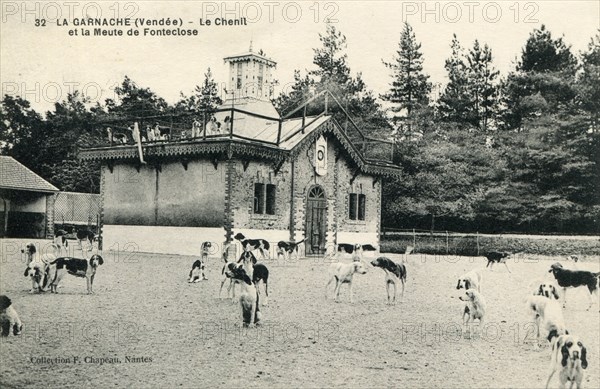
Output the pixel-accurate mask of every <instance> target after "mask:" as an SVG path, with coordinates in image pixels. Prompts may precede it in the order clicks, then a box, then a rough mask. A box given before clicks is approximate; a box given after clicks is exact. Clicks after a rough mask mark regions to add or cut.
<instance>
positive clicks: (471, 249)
mask: <svg viewBox="0 0 600 389" xmlns="http://www.w3.org/2000/svg"><path fill="white" fill-rule="evenodd" d="M409 247H412V252H413V253H420V254H436V255H462V256H481V255H485V254H486V253H488V252H490V251H507V252H511V253H522V254H539V255H600V237H599V236H556V235H518V234H500V235H499V234H481V233H479V232H475V233H461V232H453V231H428V230H419V229H410V230H407V229H393V228H382V231H381V251H382V252H390V253H405V252H406V251H407V248H409Z"/></svg>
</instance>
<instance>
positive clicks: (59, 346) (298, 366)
mask: <svg viewBox="0 0 600 389" xmlns="http://www.w3.org/2000/svg"><path fill="white" fill-rule="evenodd" d="M103 256H104V259H105V263H104V265H102V266H101V267H100V268H99V270H98V274H97V275H96V279H95V286H94V290H95V292H96V294H94V295H87V294H85V291H86V287H85V279H83V278H75V277H72V276H66V277H65V278H64V279H63V282H62V285H63V286H62V288H60V289H59V290H58V291H59V294H57V295H53V294H50V293H43V294H30V293H29V288H30V282H29V280H28V279H27V278H25V277H23V270H24V268H25V262H23V259H22V258H21V256H20V255H18V254H14V255H6V253H5V257H3V259H2V262H1V263H0V272H1V279H0V292H1V293H2V294H6V295H8V296H9V297H10V298H11V299H12V300H13V306H14V308H15V309H16V310H17V311H18V313H19V315H20V317H21V320H22V321H23V323H24V326H25V327H24V331H23V334H22V335H21V336H19V337H9V338H2V340H1V343H0V358H1V367H0V372H1V378H0V386H1V387H3V388H10V387H19V388H24V387H34V386H35V387H48V388H59V387H76V388H79V387H100V388H106V387H136V388H145V387H163V388H172V387H228V388H231V387H344V388H346V387H405V388H540V387H543V386H544V385H545V382H546V378H547V375H548V370H549V361H550V352H549V349H548V347H545V348H543V349H542V350H540V351H538V350H535V349H534V348H533V346H532V341H533V339H534V327H533V325H532V323H531V319H530V318H529V316H528V315H527V312H526V310H525V304H524V299H525V298H526V296H527V295H528V294H529V293H530V289H531V288H530V287H529V285H530V283H531V282H532V281H533V280H534V279H538V278H544V277H547V276H548V275H549V274H548V269H549V267H550V265H551V264H552V263H553V261H552V260H530V261H523V259H524V258H522V259H521V260H519V261H518V262H514V261H512V262H510V264H509V266H510V268H511V270H512V273H508V272H507V271H506V268H504V267H503V266H500V267H495V268H494V270H493V271H489V270H486V271H484V273H483V287H482V294H483V295H484V297H485V298H486V300H487V324H486V326H485V329H484V331H483V333H482V334H481V335H476V336H474V337H473V339H470V340H469V339H465V338H463V337H462V336H461V334H460V323H461V318H460V313H461V310H462V307H463V305H462V302H461V301H460V300H459V299H458V296H459V292H458V291H457V290H456V283H457V278H458V277H459V276H460V275H461V274H462V273H464V272H465V271H467V270H470V269H473V268H481V267H483V266H484V265H485V260H484V259H483V258H459V257H433V256H420V255H411V256H408V258H407V259H408V263H407V264H406V266H407V272H408V282H407V286H406V292H405V296H404V302H403V303H398V304H396V305H395V306H388V305H386V303H385V300H386V295H385V286H384V281H383V280H384V273H383V271H382V270H381V269H377V268H373V267H371V266H370V265H369V267H368V273H367V274H365V275H357V276H355V282H354V304H350V303H349V301H348V290H347V287H346V286H343V287H342V292H341V302H340V303H336V302H334V301H333V300H332V298H331V294H332V290H329V298H328V299H325V284H326V282H327V268H328V267H329V262H325V261H323V260H322V259H301V260H299V261H288V262H286V261H279V262H277V261H274V260H271V261H265V262H264V263H265V264H266V265H267V266H268V267H269V270H270V285H269V286H270V288H269V292H270V293H269V294H270V299H269V304H268V306H265V307H262V308H261V310H262V312H263V323H262V326H260V327H257V328H251V329H241V328H240V319H239V305H238V304H233V303H232V301H231V299H226V298H224V297H225V296H226V290H224V291H223V294H222V297H223V298H221V299H219V298H218V292H219V285H220V282H221V274H220V271H221V266H222V263H221V262H220V261H219V260H217V259H216V258H214V259H213V258H211V259H210V261H209V264H208V277H209V280H208V281H203V282H199V283H196V284H188V283H187V276H188V273H189V270H190V267H191V264H192V262H193V261H194V259H195V258H194V257H184V256H173V255H156V254H152V255H150V254H135V255H133V256H131V257H123V256H118V255H117V254H116V253H114V252H109V251H105V252H104V253H103ZM388 256H389V257H390V258H393V259H396V260H398V259H400V256H395V255H388ZM368 260H370V259H368ZM345 261H349V259H345ZM579 267H580V268H582V269H589V270H594V271H599V264H598V262H597V261H595V262H584V263H581V262H580V264H579ZM587 301H588V300H587V297H586V295H585V292H584V290H575V291H570V293H568V303H567V308H566V309H565V311H564V315H565V321H566V324H567V327H568V329H569V331H570V332H571V333H573V334H577V335H579V336H580V337H581V339H582V341H583V343H584V345H585V346H586V347H587V350H588V361H589V367H588V369H587V370H585V378H584V387H587V388H598V387H600V363H599V361H600V355H599V352H600V326H599V323H600V319H599V312H598V309H599V307H598V303H596V305H594V306H593V307H592V309H591V310H590V311H586V308H587ZM557 386H558V382H557V380H556V377H555V379H554V380H553V381H552V384H551V387H557Z"/></svg>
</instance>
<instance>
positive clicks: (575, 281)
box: [548, 262, 600, 310]
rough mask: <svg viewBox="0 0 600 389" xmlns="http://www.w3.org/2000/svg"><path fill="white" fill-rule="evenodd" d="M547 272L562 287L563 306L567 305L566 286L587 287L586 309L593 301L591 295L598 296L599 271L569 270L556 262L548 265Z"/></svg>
mask: <svg viewBox="0 0 600 389" xmlns="http://www.w3.org/2000/svg"><path fill="white" fill-rule="evenodd" d="M548 272H549V273H552V274H554V278H555V279H556V282H557V283H558V285H559V286H561V287H562V288H563V308H564V307H565V306H566V305H567V288H578V287H581V286H585V287H587V289H588V291H589V295H588V296H589V299H590V305H589V306H588V308H587V309H588V310H589V309H590V308H591V307H592V304H593V303H594V299H593V298H592V296H593V295H596V298H597V297H598V288H599V285H598V283H599V282H600V273H592V272H590V271H585V270H569V269H565V268H563V266H562V265H561V264H560V263H558V262H556V263H555V264H553V265H552V266H550V270H549V271H548Z"/></svg>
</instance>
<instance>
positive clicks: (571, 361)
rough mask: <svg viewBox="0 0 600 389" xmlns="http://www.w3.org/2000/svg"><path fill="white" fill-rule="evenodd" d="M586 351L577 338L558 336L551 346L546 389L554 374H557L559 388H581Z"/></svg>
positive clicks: (573, 336)
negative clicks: (567, 385) (567, 386)
mask: <svg viewBox="0 0 600 389" xmlns="http://www.w3.org/2000/svg"><path fill="white" fill-rule="evenodd" d="M587 367H588V360H587V350H586V348H585V346H584V345H583V343H582V342H581V340H580V339H579V337H577V336H575V335H560V336H559V337H558V338H556V341H555V342H554V343H553V344H552V355H551V360H550V375H549V376H548V380H547V381H546V389H548V386H549V385H550V380H551V379H552V377H553V376H554V373H556V372H558V380H559V382H560V387H561V388H564V387H566V384H567V382H569V383H570V385H569V387H571V388H572V387H573V385H575V386H576V387H577V389H579V388H581V383H582V381H583V370H585V369H587Z"/></svg>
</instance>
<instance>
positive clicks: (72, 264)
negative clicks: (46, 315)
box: [48, 254, 104, 294]
mask: <svg viewBox="0 0 600 389" xmlns="http://www.w3.org/2000/svg"><path fill="white" fill-rule="evenodd" d="M103 263H104V259H102V257H101V256H100V255H97V254H96V255H92V257H91V258H90V259H89V260H85V259H81V258H72V257H61V258H56V259H55V260H54V261H52V262H50V268H49V272H48V274H49V275H48V277H49V281H48V286H49V287H50V292H52V293H58V292H57V290H56V289H57V288H58V284H59V283H60V281H61V280H62V278H63V277H64V276H65V274H67V273H69V274H71V275H73V276H75V277H85V279H86V282H87V292H88V294H93V293H94V291H93V288H92V287H93V285H94V277H95V276H96V270H97V269H98V266H100V265H102V264H103Z"/></svg>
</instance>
